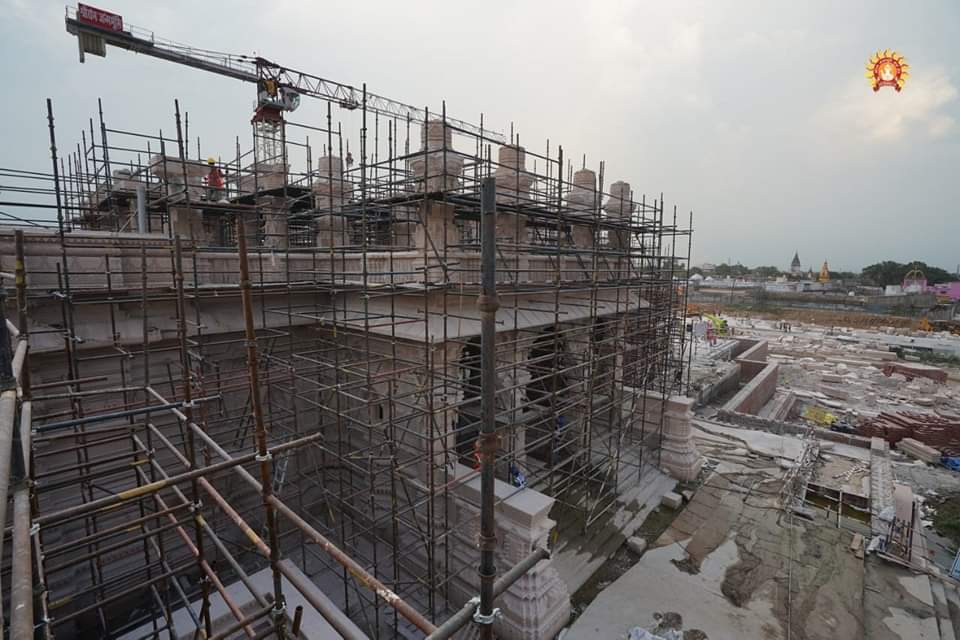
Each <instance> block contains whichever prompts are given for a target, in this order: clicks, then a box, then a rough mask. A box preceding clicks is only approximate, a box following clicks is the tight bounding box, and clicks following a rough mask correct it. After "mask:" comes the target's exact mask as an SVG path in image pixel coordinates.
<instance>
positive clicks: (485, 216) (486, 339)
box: [474, 177, 500, 640]
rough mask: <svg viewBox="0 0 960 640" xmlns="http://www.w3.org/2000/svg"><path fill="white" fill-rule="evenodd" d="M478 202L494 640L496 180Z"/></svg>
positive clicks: (487, 585) (485, 506)
mask: <svg viewBox="0 0 960 640" xmlns="http://www.w3.org/2000/svg"><path fill="white" fill-rule="evenodd" d="M481 188H482V191H481V201H480V216H481V218H480V222H481V225H482V227H481V233H482V235H481V239H480V251H481V257H480V260H481V265H480V277H481V290H480V297H479V298H478V299H477V308H478V309H479V310H480V322H481V337H480V376H481V380H480V387H481V389H480V413H481V416H482V419H481V424H480V465H481V466H480V566H479V567H478V568H477V571H478V573H479V574H480V608H479V610H478V611H477V615H476V616H475V617H474V621H475V622H477V624H479V625H480V638H481V640H492V639H493V621H494V614H493V598H494V595H493V583H494V579H495V578H496V575H497V567H496V564H495V563H494V552H495V550H496V547H497V527H496V522H495V520H494V510H493V509H494V481H495V480H494V475H493V472H494V466H495V464H496V455H497V447H498V441H499V436H497V433H496V394H497V373H496V369H497V355H496V354H497V345H496V340H497V321H496V316H497V309H499V308H500V301H499V300H498V299H497V249H496V242H497V208H496V190H497V183H496V178H493V177H488V178H484V179H483V183H482V187H481Z"/></svg>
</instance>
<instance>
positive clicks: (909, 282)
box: [902, 269, 927, 293]
mask: <svg viewBox="0 0 960 640" xmlns="http://www.w3.org/2000/svg"><path fill="white" fill-rule="evenodd" d="M902 286H903V292H904V293H924V292H926V290H927V276H926V274H924V273H923V271H921V270H920V269H911V270H910V271H908V272H907V275H905V276H903V285H902Z"/></svg>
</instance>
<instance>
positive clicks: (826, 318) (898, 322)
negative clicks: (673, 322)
mask: <svg viewBox="0 0 960 640" xmlns="http://www.w3.org/2000/svg"><path fill="white" fill-rule="evenodd" d="M690 307H691V308H692V307H697V308H699V309H700V310H702V311H708V312H713V311H719V312H720V313H722V314H723V315H725V316H733V317H735V318H736V317H743V318H748V317H749V318H762V319H764V320H786V321H788V322H810V323H813V324H818V325H822V326H827V327H851V328H856V329H877V328H879V327H896V328H898V329H918V328H919V324H920V320H919V319H916V318H904V317H900V316H888V315H882V314H875V313H857V312H855V311H833V310H830V309H794V308H786V307H785V308H781V309H776V310H775V311H757V310H753V309H751V310H750V311H748V312H745V311H743V310H742V309H738V308H737V307H729V308H728V307H725V306H724V305H714V304H710V305H705V304H700V305H693V304H691V305H690ZM707 307H709V309H708V308H707ZM688 313H689V309H688Z"/></svg>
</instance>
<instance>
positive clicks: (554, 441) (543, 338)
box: [525, 327, 569, 465]
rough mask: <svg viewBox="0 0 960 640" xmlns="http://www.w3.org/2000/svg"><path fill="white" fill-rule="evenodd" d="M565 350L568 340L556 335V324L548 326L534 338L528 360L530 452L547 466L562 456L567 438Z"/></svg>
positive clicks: (527, 394)
mask: <svg viewBox="0 0 960 640" xmlns="http://www.w3.org/2000/svg"><path fill="white" fill-rule="evenodd" d="M564 353H566V342H565V340H564V339H563V337H562V336H559V335H557V327H547V328H545V329H543V331H541V333H540V335H539V336H537V338H536V340H534V342H533V345H532V346H531V347H530V355H529V357H528V360H527V371H528V372H529V374H530V381H529V382H528V383H527V386H526V396H527V402H528V403H529V406H528V407H527V412H526V416H525V417H526V418H527V454H528V455H529V456H530V457H532V458H534V459H536V460H539V461H540V462H543V463H545V464H548V465H555V464H557V463H558V462H559V461H560V460H562V459H563V457H564V455H563V449H564V448H565V447H564V445H565V442H566V441H567V425H568V423H569V417H568V416H566V415H564V413H563V407H564V406H565V402H564V398H565V396H566V395H567V393H568V391H567V386H568V384H569V380H568V376H567V374H566V372H565V371H564V368H565V367H564V362H565V358H564Z"/></svg>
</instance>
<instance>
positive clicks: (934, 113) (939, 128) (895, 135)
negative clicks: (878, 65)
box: [820, 68, 960, 143]
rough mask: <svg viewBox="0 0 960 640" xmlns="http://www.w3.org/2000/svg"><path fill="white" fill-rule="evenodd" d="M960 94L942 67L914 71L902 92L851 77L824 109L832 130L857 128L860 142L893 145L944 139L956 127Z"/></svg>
mask: <svg viewBox="0 0 960 640" xmlns="http://www.w3.org/2000/svg"><path fill="white" fill-rule="evenodd" d="M958 96H960V92H958V91H957V87H956V86H955V85H954V84H953V83H952V82H951V80H950V77H949V76H948V75H947V73H946V71H944V70H943V69H942V68H935V69H932V70H930V71H928V72H927V73H917V74H914V75H911V77H910V78H909V79H908V80H907V84H906V86H904V88H903V91H901V92H900V93H897V92H895V91H893V90H892V89H889V88H882V89H880V91H879V92H877V93H874V92H873V91H872V90H871V89H870V87H869V83H868V82H867V81H866V80H861V81H851V82H850V83H849V84H848V85H847V86H846V87H845V88H844V90H843V91H842V93H841V94H840V95H838V96H837V97H836V98H835V99H833V100H832V101H831V102H830V103H829V105H828V106H827V107H826V108H825V109H824V110H823V111H822V112H821V113H820V119H821V121H822V122H824V123H825V124H826V125H827V128H828V129H829V133H831V135H832V134H834V133H836V130H837V129H840V130H843V131H847V132H852V133H853V134H854V136H855V137H856V138H857V139H858V140H859V141H861V142H873V143H890V142H897V141H900V140H903V139H906V138H908V137H909V138H912V137H916V136H922V137H925V138H930V139H938V138H945V137H947V136H950V135H953V134H954V133H955V132H956V131H957V122H956V118H955V117H954V116H953V115H952V113H951V112H952V111H955V110H956V108H957V107H958V105H960V102H958Z"/></svg>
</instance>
